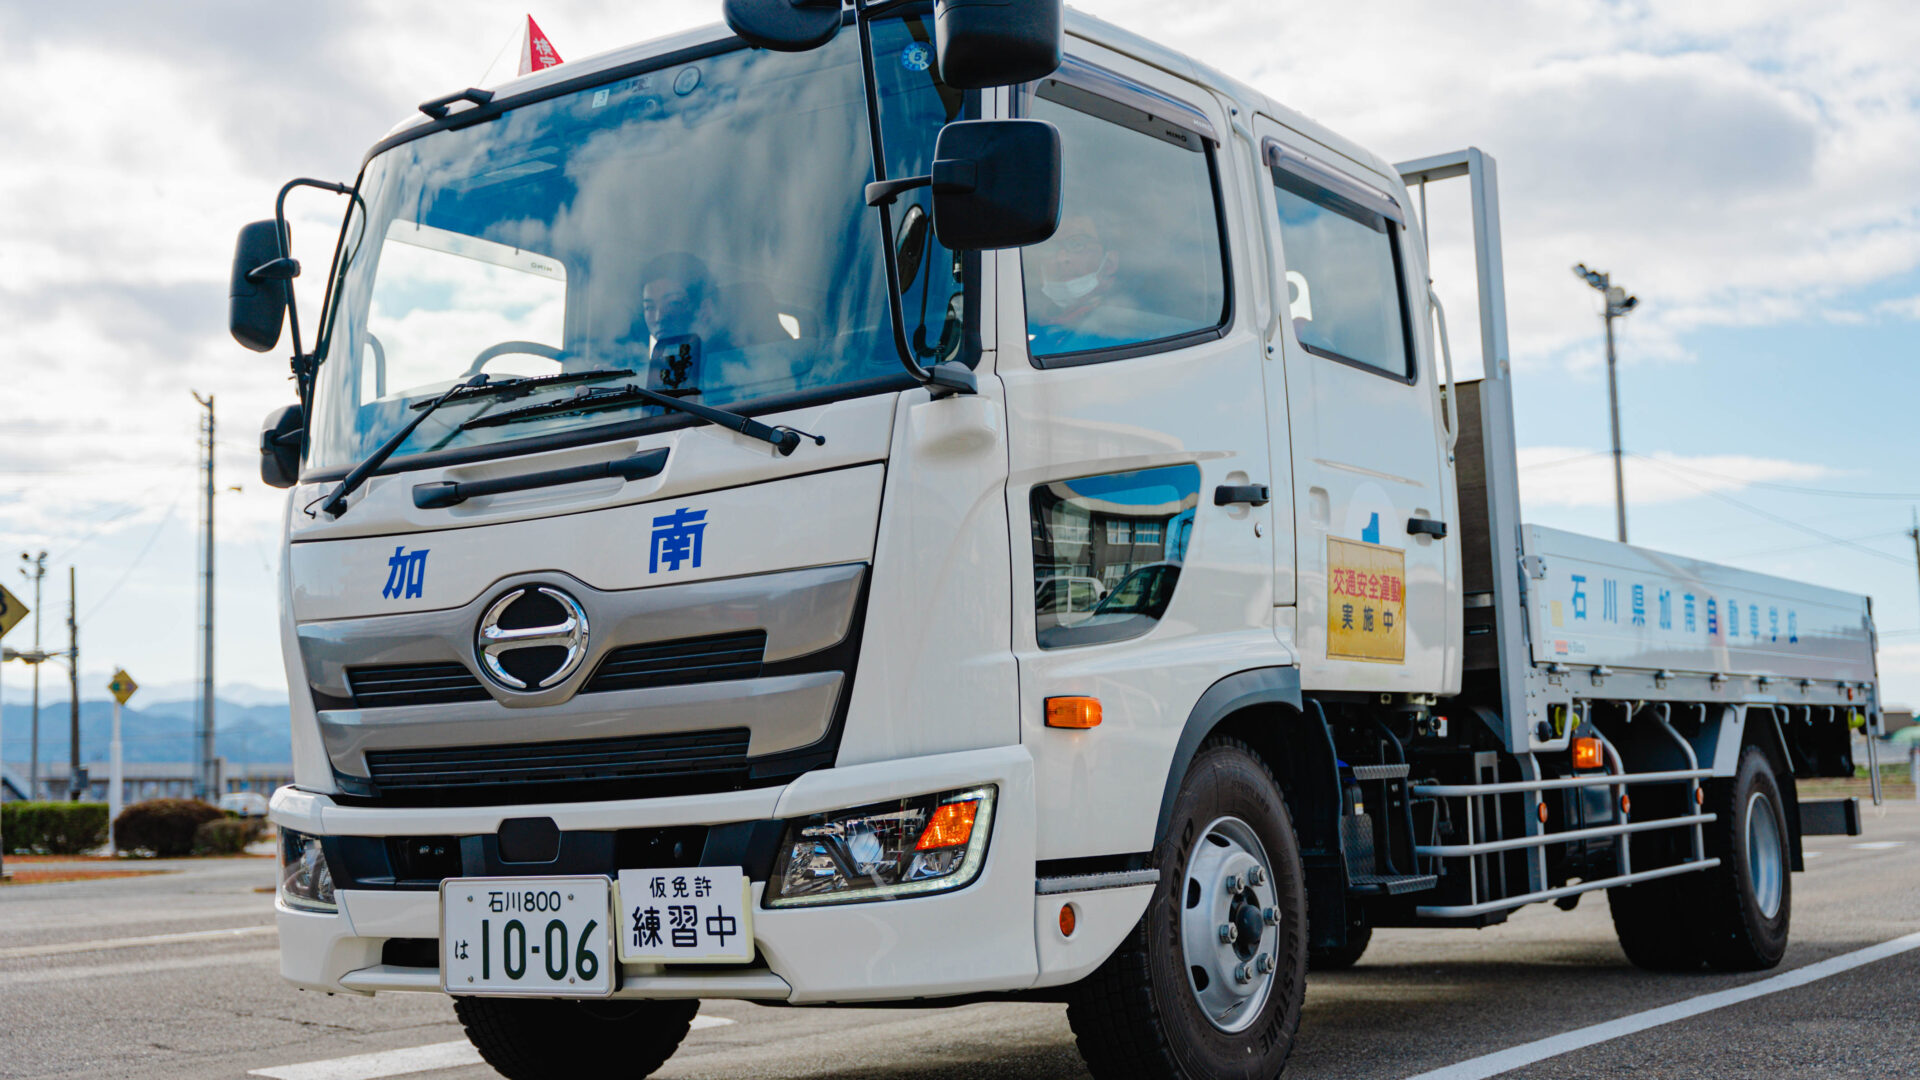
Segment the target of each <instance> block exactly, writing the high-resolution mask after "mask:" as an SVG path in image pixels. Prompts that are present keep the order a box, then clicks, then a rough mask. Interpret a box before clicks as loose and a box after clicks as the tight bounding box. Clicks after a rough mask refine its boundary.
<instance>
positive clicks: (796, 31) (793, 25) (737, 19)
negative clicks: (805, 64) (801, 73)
mask: <svg viewBox="0 0 1920 1080" xmlns="http://www.w3.org/2000/svg"><path fill="white" fill-rule="evenodd" d="M721 8H722V11H723V12H724V13H725V15H726V19H727V29H729V30H732V31H733V32H734V33H736V34H738V35H740V40H742V41H744V42H746V43H747V44H749V45H751V46H753V47H754V48H756V49H771V50H773V51H774V52H806V51H808V50H810V49H817V48H819V47H820V46H822V45H825V44H826V43H827V42H829V41H832V40H833V35H835V34H837V33H839V32H840V0H726V3H725V4H723V5H721Z"/></svg>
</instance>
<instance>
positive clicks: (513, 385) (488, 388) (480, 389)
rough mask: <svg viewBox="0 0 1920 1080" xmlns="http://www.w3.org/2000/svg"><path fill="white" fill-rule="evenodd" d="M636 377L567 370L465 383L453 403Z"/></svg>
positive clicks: (426, 404)
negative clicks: (552, 373) (470, 383)
mask: <svg viewBox="0 0 1920 1080" xmlns="http://www.w3.org/2000/svg"><path fill="white" fill-rule="evenodd" d="M631 374H633V371H632V369H630V368H596V369H594V370H592V371H567V372H562V373H561V374H559V375H522V376H519V377H517V378H512V379H501V380H500V381H499V382H487V383H482V384H481V385H478V386H473V385H468V384H464V383H463V384H461V385H459V386H456V387H454V388H453V389H454V395H453V400H455V401H465V400H467V399H468V398H477V397H504V398H508V399H509V400H511V399H513V398H517V397H525V396H526V395H528V394H531V393H533V392H535V391H537V390H545V389H546V388H547V387H549V386H566V385H568V384H570V383H584V382H603V381H605V380H607V379H618V378H622V377H624V376H627V375H631ZM412 408H415V409H437V408H439V405H437V404H435V403H434V402H432V401H422V402H420V403H419V404H417V405H414V406H412Z"/></svg>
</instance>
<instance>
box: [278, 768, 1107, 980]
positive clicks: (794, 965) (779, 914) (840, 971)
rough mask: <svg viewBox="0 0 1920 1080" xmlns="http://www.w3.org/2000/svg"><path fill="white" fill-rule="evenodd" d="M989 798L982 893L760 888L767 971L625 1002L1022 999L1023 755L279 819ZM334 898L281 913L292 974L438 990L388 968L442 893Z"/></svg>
mask: <svg viewBox="0 0 1920 1080" xmlns="http://www.w3.org/2000/svg"><path fill="white" fill-rule="evenodd" d="M976 784H994V785H996V786H997V787H998V788H999V795H998V799H997V803H996V807H995V814H994V822H993V835H992V836H991V837H990V840H989V844H988V848H987V859H986V864H985V866H984V867H983V869H982V870H981V873H980V876H979V878H978V879H977V880H975V881H974V882H973V883H972V884H971V885H968V886H966V887H964V888H961V889H957V890H955V891H953V892H950V893H938V894H934V895H932V896H922V897H915V898H911V899H904V900H887V901H878V902H873V903H859V904H842V905H831V906H823V907H801V908H784V909H769V908H765V907H760V906H758V903H759V898H760V896H761V894H762V891H763V890H764V888H765V884H766V883H765V882H764V881H756V882H754V895H755V903H756V907H755V911H754V919H753V922H754V938H755V946H756V952H757V955H758V957H759V961H758V962H757V963H756V964H754V965H752V966H750V967H746V968H740V967H727V966H715V967H706V966H700V965H673V966H661V965H643V964H625V965H622V977H621V982H620V988H619V990H618V991H617V995H616V996H620V997H639V998H668V997H699V998H747V999H756V1000H774V1001H788V1002H792V1003H796V1004H808V1003H823V1002H836V1001H881V1000H900V999H907V998H916V997H945V996H951V995H956V994H969V993H978V992H988V991H1004V990H1018V989H1024V988H1027V987H1030V986H1033V985H1035V983H1036V981H1037V980H1040V978H1041V973H1040V968H1039V960H1038V958H1037V950H1040V949H1041V948H1042V947H1043V946H1044V944H1045V943H1044V942H1043V943H1040V944H1037V943H1036V925H1035V917H1036V916H1035V911H1036V898H1035V895H1034V850H1035V831H1036V822H1035V812H1034V792H1033V761H1032V759H1031V758H1030V757H1029V756H1028V753H1027V751H1026V749H1025V748H1024V747H1020V746H1009V747H996V748H992V749H987V750H971V751H964V752H960V753H952V754H939V755H933V756H929V757H920V758H908V759H904V760H898V761H886V762H875V763H872V764H867V765H854V766H849V767H846V768H836V769H818V770H815V771H812V772H809V773H806V774H804V775H802V776H801V777H799V778H798V779H796V780H794V781H793V782H792V783H790V784H787V785H786V786H784V787H776V788H763V789H757V790H750V791H740V792H727V793H722V794H714V795H699V796H685V797H679V798H663V799H646V800H634V801H621V802H600V803H556V804H544V805H522V806H487V807H459V808H447V809H396V808H373V807H348V806H340V805H337V804H335V803H334V802H333V801H332V800H331V799H329V798H328V797H326V796H324V795H315V794H311V793H307V792H302V791H297V790H294V789H292V788H283V789H281V790H280V791H279V792H277V793H276V794H275V796H274V799H273V810H272V818H273V821H274V822H275V824H277V825H281V826H284V827H286V828H290V829H296V830H299V831H301V832H305V833H310V834H313V835H318V836H374V837H383V836H424V835H441V836H473V835H481V834H489V833H494V832H496V831H497V830H498V829H499V827H500V823H501V822H502V821H503V820H506V819H508V818H520V817H549V818H552V819H553V820H554V823H555V824H556V825H558V826H559V828H560V829H561V831H562V832H570V831H576V830H578V831H594V830H612V829H644V828H664V827H670V826H676V825H722V824H728V823H734V822H751V821H760V820H767V819H774V818H782V819H784V818H795V817H801V816H804V815H807V814H814V813H819V812H822V811H827V810H836V809H841V808H845V807H853V806H860V805H864V804H868V803H874V802H880V801H884V800H889V799H896V798H901V797H905V796H910V795H923V794H929V793H933V792H938V791H947V790H953V789H956V788H963V787H969V786H973V785H976ZM337 895H338V899H339V906H340V910H339V911H338V912H337V913H324V914H322V913H314V912H308V911H298V910H293V909H291V908H288V907H286V906H285V905H284V904H281V905H277V911H278V914H279V928H280V955H281V960H280V964H281V974H282V975H284V976H285V977H286V978H287V979H288V980H289V981H291V982H293V983H295V984H296V985H298V986H301V987H304V988H307V989H312V990H323V991H329V992H342V991H345V992H355V993H373V992H380V991H389V990H420V991H433V992H438V991H439V989H440V973H439V971H438V969H437V968H432V967H410V966H401V965H398V964H385V963H382V960H381V957H382V953H383V950H384V949H385V947H386V945H387V942H388V941H390V940H392V939H414V940H419V939H435V938H438V936H439V909H438V906H437V905H438V895H437V893H436V892H435V891H433V890H418V889H408V890H372V889H344V888H343V889H341V890H340V892H339V893H338V894H337ZM1143 899H1144V898H1143ZM1131 918H1137V912H1135V913H1134V914H1133V915H1132V916H1131V917H1129V918H1128V920H1127V921H1128V923H1129V924H1130V922H1131ZM1078 936H1079V935H1078V934H1076V937H1078ZM1103 936H1104V935H1103ZM1116 940H1117V937H1116ZM1088 944H1089V945H1092V944H1093V943H1092V942H1089V943H1088ZM1095 951H1098V950H1097V946H1095ZM1103 956H1104V954H1101V956H1100V957H1094V958H1093V962H1094V963H1097V962H1098V959H1099V958H1103ZM1079 962H1080V963H1085V962H1086V961H1085V958H1081V959H1080V961H1079ZM1049 966H1051V965H1049ZM1076 966H1078V965H1076ZM1045 981H1049V982H1050V981H1053V980H1052V979H1048V980H1045Z"/></svg>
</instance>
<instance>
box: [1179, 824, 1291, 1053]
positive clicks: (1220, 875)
mask: <svg viewBox="0 0 1920 1080" xmlns="http://www.w3.org/2000/svg"><path fill="white" fill-rule="evenodd" d="M1180 899H1181V909H1180V932H1181V942H1182V945H1183V946H1184V948H1185V959H1186V964H1187V983H1188V985H1189V986H1190V987H1191V988H1192V990H1193V994H1194V997H1195V999H1196V1000H1197V1001H1198V1002H1199V1004H1200V1008H1201V1010H1202V1011H1203V1012H1205V1013H1206V1015H1207V1019H1208V1021H1209V1022H1210V1023H1212V1024H1213V1026H1214V1027H1216V1028H1219V1029H1220V1030H1221V1031H1225V1032H1236V1031H1240V1030H1243V1029H1245V1028H1246V1027H1247V1026H1248V1025H1250V1024H1252V1023H1253V1021H1254V1019H1255V1018H1256V1017H1257V1016H1258V1015H1259V1013H1260V1008H1261V1006H1262V1005H1264V1004H1265V1003H1266V999H1267V995H1268V993H1269V992H1270V991H1271V990H1272V988H1273V981H1274V974H1275V971H1276V970H1277V968H1278V957H1277V956H1275V955H1274V953H1275V949H1276V948H1277V946H1278V942H1279V940H1280V932H1279V926H1278V923H1279V915H1278V910H1279V909H1278V906H1277V900H1278V897H1277V894H1276V893H1275V891H1274V887H1273V878H1272V872H1271V870H1270V868H1269V867H1268V864H1267V852H1266V848H1265V847H1264V846H1262V845H1261V843H1260V839H1259V837H1257V836H1256V835H1254V832H1253V828H1252V827H1251V826H1249V825H1248V824H1247V823H1246V822H1244V821H1241V820H1240V819H1239V818H1236V817H1223V818H1220V819H1218V820H1216V821H1214V822H1213V823H1212V824H1211V825H1208V826H1207V828H1206V831H1205V832H1204V833H1203V834H1202V836H1201V838H1200V841H1199V843H1197V844H1195V845H1194V848H1193V854H1192V855H1190V856H1189V857H1188V859H1187V867H1186V874H1185V878H1184V882H1183V886H1182V894H1181V897H1180Z"/></svg>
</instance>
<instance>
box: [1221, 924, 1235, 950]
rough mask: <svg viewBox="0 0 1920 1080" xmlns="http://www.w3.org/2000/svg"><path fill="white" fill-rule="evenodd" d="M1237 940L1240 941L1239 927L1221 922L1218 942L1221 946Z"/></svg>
mask: <svg viewBox="0 0 1920 1080" xmlns="http://www.w3.org/2000/svg"><path fill="white" fill-rule="evenodd" d="M1238 940H1240V928H1239V927H1237V926H1235V925H1233V924H1232V923H1230V922H1223V923H1221V924H1220V941H1221V943H1222V944H1225V945H1231V944H1233V943H1234V942H1236V941H1238Z"/></svg>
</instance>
